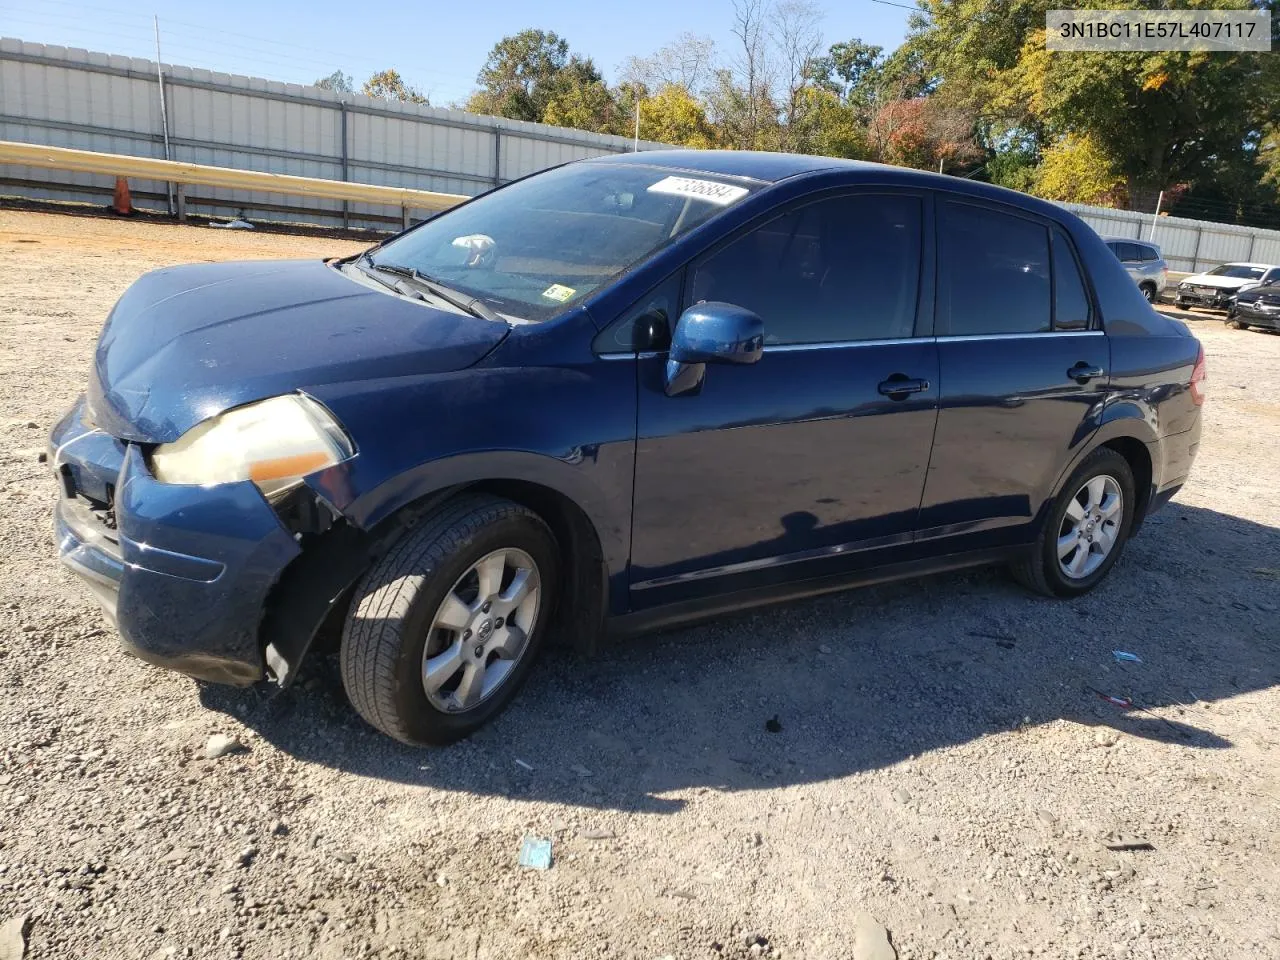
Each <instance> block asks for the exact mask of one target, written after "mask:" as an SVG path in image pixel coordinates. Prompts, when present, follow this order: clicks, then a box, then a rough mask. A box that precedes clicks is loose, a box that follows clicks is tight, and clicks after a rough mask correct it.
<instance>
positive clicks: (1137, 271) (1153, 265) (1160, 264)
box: [1102, 237, 1169, 303]
mask: <svg viewBox="0 0 1280 960" xmlns="http://www.w3.org/2000/svg"><path fill="white" fill-rule="evenodd" d="M1102 239H1103V240H1104V241H1106V244H1107V246H1108V247H1110V248H1111V252H1112V253H1114V254H1115V255H1116V257H1117V258H1118V259H1119V260H1120V262H1121V263H1123V264H1124V268H1125V270H1127V271H1128V272H1129V276H1131V277H1133V281H1134V283H1136V284H1137V285H1138V289H1139V290H1141V291H1142V295H1143V296H1144V297H1146V298H1147V300H1148V301H1150V302H1151V303H1155V302H1156V301H1157V300H1159V299H1160V294H1161V293H1163V292H1164V288H1165V287H1166V286H1167V285H1168V283H1169V264H1167V263H1165V261H1164V254H1162V253H1161V252H1160V248H1159V247H1158V246H1156V245H1155V244H1154V243H1151V242H1149V241H1147V240H1133V239H1130V238H1128V237H1103V238H1102Z"/></svg>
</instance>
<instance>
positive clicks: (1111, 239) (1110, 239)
mask: <svg viewBox="0 0 1280 960" xmlns="http://www.w3.org/2000/svg"><path fill="white" fill-rule="evenodd" d="M1102 239H1103V240H1105V241H1106V242H1107V243H1140V244H1142V245H1143V246H1144V247H1155V248H1156V249H1157V250H1159V249H1160V244H1158V243H1156V242H1155V241H1154V240H1143V239H1142V238H1141V237H1108V236H1103V238H1102Z"/></svg>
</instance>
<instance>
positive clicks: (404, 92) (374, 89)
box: [360, 70, 431, 106]
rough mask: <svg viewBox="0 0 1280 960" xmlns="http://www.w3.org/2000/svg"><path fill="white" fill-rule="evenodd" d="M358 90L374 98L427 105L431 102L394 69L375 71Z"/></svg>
mask: <svg viewBox="0 0 1280 960" xmlns="http://www.w3.org/2000/svg"><path fill="white" fill-rule="evenodd" d="M360 92H361V93H363V94H364V95H365V96H366V97H373V98H374V99H375V100H398V101H400V102H401V103H421V104H424V105H428V106H429V105H430V103H431V101H430V100H429V99H427V95H426V94H425V93H422V92H421V91H420V90H418V89H417V88H416V87H411V86H409V84H407V83H405V82H404V79H403V78H402V77H401V76H400V74H399V72H398V71H396V70H382V71H380V72H378V73H375V74H374V75H373V76H371V77H370V78H369V79H368V80H366V81H365V82H364V85H363V86H362V87H361V88H360Z"/></svg>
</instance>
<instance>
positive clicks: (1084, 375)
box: [1067, 360, 1107, 383]
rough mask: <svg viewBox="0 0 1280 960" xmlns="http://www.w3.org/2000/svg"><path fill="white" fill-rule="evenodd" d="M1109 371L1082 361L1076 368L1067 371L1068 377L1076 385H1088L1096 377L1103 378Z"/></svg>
mask: <svg viewBox="0 0 1280 960" xmlns="http://www.w3.org/2000/svg"><path fill="white" fill-rule="evenodd" d="M1106 372H1107V371H1105V370H1103V369H1102V368H1101V367H1095V366H1093V365H1091V364H1088V363H1085V362H1084V361H1083V360H1081V361H1080V362H1079V363H1077V364H1076V365H1075V366H1074V367H1072V368H1071V369H1070V370H1068V371H1067V376H1068V377H1070V378H1071V379H1072V380H1074V381H1075V382H1076V383H1088V382H1089V381H1090V380H1092V379H1094V378H1095V377H1101V376H1103V375H1104V374H1105V373H1106Z"/></svg>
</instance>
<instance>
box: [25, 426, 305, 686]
mask: <svg viewBox="0 0 1280 960" xmlns="http://www.w3.org/2000/svg"><path fill="white" fill-rule="evenodd" d="M50 439H51V442H52V449H53V454H52V456H51V457H50V462H51V463H52V464H53V467H54V470H55V471H56V472H57V474H58V477H59V480H60V485H61V499H60V500H59V503H58V506H57V508H56V510H55V512H54V532H55V538H56V541H57V546H58V555H59V557H60V559H61V560H62V562H63V564H65V565H66V566H67V567H68V568H69V569H70V570H71V571H72V572H74V573H75V574H76V575H77V576H79V577H80V578H81V579H82V580H83V581H84V582H85V584H86V586H88V587H89V589H90V590H91V592H92V593H93V594H94V595H95V596H96V597H97V598H98V599H99V600H100V601H101V602H102V605H103V607H104V609H105V610H106V612H107V614H108V616H110V617H111V618H112V619H113V620H114V621H115V623H116V625H117V628H118V629H119V631H120V637H121V642H122V644H123V645H124V647H125V649H126V650H127V651H128V652H129V653H132V654H134V655H135V656H137V657H140V658H141V659H143V660H146V661H148V662H150V663H154V664H157V665H159V666H163V667H167V668H169V669H172V670H177V671H180V672H182V673H185V674H189V675H190V676H193V677H198V678H200V679H203V680H210V681H213V682H217V683H232V684H237V685H245V684H249V683H253V682H254V681H256V680H259V679H261V678H262V677H263V675H264V660H263V650H262V644H261V640H260V638H259V625H260V623H261V620H262V614H263V609H264V606H265V604H266V600H267V595H268V593H269V592H270V590H271V587H272V585H273V584H274V583H275V582H276V580H277V579H278V578H279V576H280V574H281V572H282V571H283V570H284V568H285V567H286V566H287V565H288V564H289V562H290V561H291V560H292V559H293V558H294V557H295V556H297V554H298V553H299V547H298V545H297V543H296V542H295V541H294V539H293V537H292V535H291V534H290V533H289V532H288V531H287V530H286V529H285V528H284V527H283V526H282V525H281V523H280V521H279V519H278V518H277V517H276V514H275V512H274V511H273V510H272V509H271V507H270V505H269V504H268V503H267V502H266V501H265V500H264V499H263V498H262V495H261V494H260V493H259V492H258V490H257V488H256V487H255V486H254V485H253V484H252V483H249V482H247V481H246V482H242V483H230V484H222V485H219V486H214V487H197V486H178V485H173V484H165V483H160V482H159V481H157V480H156V479H155V478H154V477H152V476H151V473H150V471H149V470H148V468H147V465H146V461H145V459H144V457H143V455H142V451H141V450H140V449H139V448H138V447H137V446H134V445H126V444H123V443H121V442H120V441H117V440H115V439H114V438H111V437H109V436H107V435H105V434H103V433H101V432H100V431H97V430H94V429H93V428H92V427H91V426H89V425H87V424H86V423H85V422H84V421H83V413H82V407H81V404H77V405H76V407H74V408H73V409H72V411H71V412H70V413H69V414H68V415H67V416H66V417H65V418H64V419H63V421H62V422H61V423H59V424H58V426H57V427H55V428H54V431H53V435H52V436H51V438H50ZM109 477H110V478H114V482H111V481H109V480H107V479H106V478H109ZM108 498H109V499H108ZM113 523H114V525H113Z"/></svg>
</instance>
